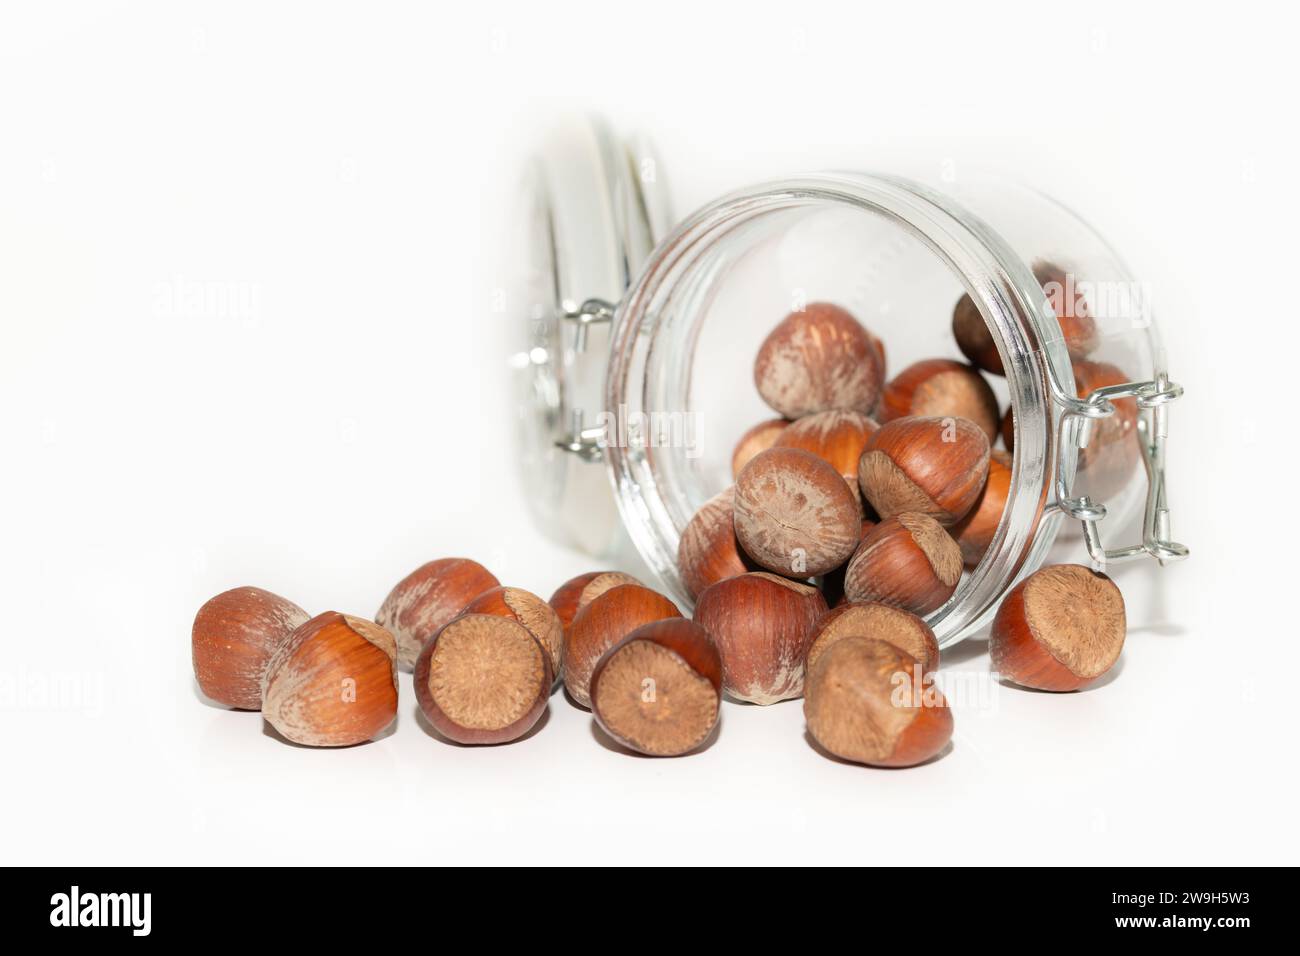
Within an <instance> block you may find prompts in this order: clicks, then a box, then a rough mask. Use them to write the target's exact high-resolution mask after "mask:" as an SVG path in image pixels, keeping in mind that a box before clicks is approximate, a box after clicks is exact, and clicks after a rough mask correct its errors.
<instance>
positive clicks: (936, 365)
mask: <svg viewBox="0 0 1300 956" xmlns="http://www.w3.org/2000/svg"><path fill="white" fill-rule="evenodd" d="M908 415H918V416H921V417H931V418H944V417H953V418H965V419H967V420H968V421H970V422H973V423H974V424H975V425H976V426H978V428H979V429H980V431H982V432H983V433H984V436H985V437H986V438H987V439H988V440H989V441H990V442H993V441H995V440H996V439H997V437H998V424H999V422H1000V420H1001V417H1002V416H1001V411H1000V409H999V408H998V399H997V396H996V395H994V394H993V388H992V386H990V385H989V383H988V382H986V381H985V380H984V376H983V375H981V374H980V373H979V371H978V370H976V369H973V368H971V367H970V366H969V365H963V364H962V363H961V362H954V361H952V360H951V359H926V360H925V361H922V362H917V363H915V364H913V365H909V366H908V367H907V368H905V369H903V371H901V372H899V373H898V375H896V376H895V377H894V378H893V379H891V380H890V381H889V382H888V383H887V384H886V385H885V391H884V394H883V395H882V396H881V400H880V418H881V421H882V422H889V421H893V420H894V419H896V418H903V417H905V416H908Z"/></svg>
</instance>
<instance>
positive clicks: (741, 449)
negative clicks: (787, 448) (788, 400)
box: [731, 418, 790, 478]
mask: <svg viewBox="0 0 1300 956" xmlns="http://www.w3.org/2000/svg"><path fill="white" fill-rule="evenodd" d="M789 424H790V423H789V422H788V421H786V420H785V419H784V418H769V419H768V420H767V421H765V422H759V423H758V424H757V425H755V426H754V427H753V428H751V429H750V430H749V431H747V432H745V434H743V435H741V436H740V441H738V442H736V450H735V451H733V452H732V453H731V477H732V478H736V477H737V476H738V475H739V474H740V472H741V470H742V469H743V468H744V467H745V466H746V465H748V464H749V460H750V459H751V458H753V457H754V456H755V455H757V454H758V453H759V452H760V451H767V450H768V449H769V448H771V447H772V446H773V445H775V444H776V441H777V439H778V438H780V437H781V433H782V432H783V431H785V429H786V426H788V425H789Z"/></svg>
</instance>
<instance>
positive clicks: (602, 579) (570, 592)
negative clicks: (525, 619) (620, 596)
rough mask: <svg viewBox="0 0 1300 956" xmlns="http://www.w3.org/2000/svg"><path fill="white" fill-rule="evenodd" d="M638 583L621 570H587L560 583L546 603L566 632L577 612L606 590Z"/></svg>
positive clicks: (638, 582)
mask: <svg viewBox="0 0 1300 956" xmlns="http://www.w3.org/2000/svg"><path fill="white" fill-rule="evenodd" d="M640 583H641V582H640V581H638V580H637V579H636V578H634V577H632V575H630V574H624V573H623V572H622V571H588V572H587V573H586V574H579V575H578V576H577V577H576V578H570V579H569V580H567V581H565V582H564V583H563V584H561V585H560V586H559V588H558V589H557V590H556V592H555V593H554V594H552V595H551V600H550V601H549V602H548V603H549V604H550V605H551V607H552V608H553V609H554V610H555V613H556V615H557V616H558V617H559V619H560V624H561V626H562V627H563V628H564V631H565V633H566V634H567V633H568V631H569V625H571V624H572V623H573V618H574V617H575V616H576V615H577V613H578V612H579V611H581V610H582V609H583V608H584V607H586V606H587V605H588V604H590V603H591V602H592V601H594V600H596V598H598V597H600V596H601V595H602V594H604V593H605V592H606V591H608V590H610V589H611V588H616V587H618V586H619V585H620V584H640Z"/></svg>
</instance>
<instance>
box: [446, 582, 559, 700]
mask: <svg viewBox="0 0 1300 956" xmlns="http://www.w3.org/2000/svg"><path fill="white" fill-rule="evenodd" d="M461 613H462V614H493V615H495V616H497V617H506V618H510V619H511V620H512V621H515V622H516V623H518V624H522V625H523V626H524V628H525V629H527V631H528V633H529V634H531V635H533V637H535V638H537V642H538V643H539V644H541V645H542V647H544V648H545V649H546V653H547V654H548V655H550V658H551V673H552V674H554V675H555V676H556V679H558V678H559V675H560V667H561V664H562V660H563V655H564V627H563V626H562V625H561V624H560V616H559V615H558V614H556V613H555V609H554V608H552V607H551V606H550V605H549V604H547V603H546V602H545V601H543V600H542V599H541V598H539V597H538V596H537V595H536V594H533V593H532V592H531V591H525V590H524V589H523V588H506V587H496V588H493V589H492V590H490V591H484V592H483V593H482V594H480V595H479V596H478V597H476V598H475V599H474V600H472V601H470V602H469V604H467V605H465V609H464V610H463V611H462V612H461Z"/></svg>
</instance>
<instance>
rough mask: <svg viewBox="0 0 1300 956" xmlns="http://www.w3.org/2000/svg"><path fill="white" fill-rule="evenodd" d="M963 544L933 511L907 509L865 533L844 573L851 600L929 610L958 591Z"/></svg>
mask: <svg viewBox="0 0 1300 956" xmlns="http://www.w3.org/2000/svg"><path fill="white" fill-rule="evenodd" d="M961 572H962V560H961V548H959V547H958V545H957V542H956V541H954V540H953V539H952V536H951V535H949V534H948V532H947V531H946V530H944V528H943V527H942V526H941V525H940V524H939V523H938V522H937V521H935V520H934V519H933V518H931V517H929V516H928V515H923V514H919V513H916V512H903V513H902V514H899V515H895V516H894V517H892V518H888V519H886V520H884V521H882V522H880V524H878V525H876V526H875V527H874V528H872V529H871V530H870V531H868V532H867V534H866V536H865V537H864V538H863V539H862V544H861V545H860V546H859V547H858V550H857V552H856V553H855V554H854V555H853V560H852V561H850V562H849V567H848V570H847V571H846V572H845V574H844V595H845V597H846V598H848V600H849V601H850V602H853V603H867V602H876V603H879V604H888V605H890V606H892V607H898V608H902V609H903V610H905V611H910V612H912V613H913V614H929V613H930V612H931V611H934V610H937V609H938V608H940V607H942V606H943V603H944V602H945V601H947V600H948V598H950V597H952V595H953V592H955V591H956V590H957V584H958V582H959V581H960V580H961Z"/></svg>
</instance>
